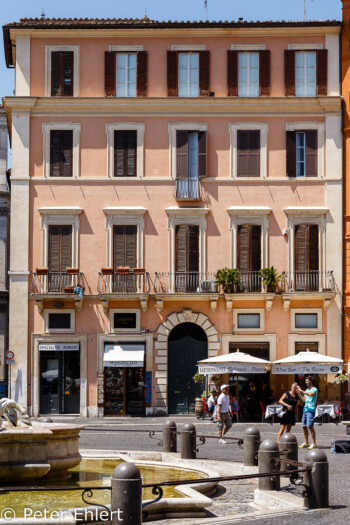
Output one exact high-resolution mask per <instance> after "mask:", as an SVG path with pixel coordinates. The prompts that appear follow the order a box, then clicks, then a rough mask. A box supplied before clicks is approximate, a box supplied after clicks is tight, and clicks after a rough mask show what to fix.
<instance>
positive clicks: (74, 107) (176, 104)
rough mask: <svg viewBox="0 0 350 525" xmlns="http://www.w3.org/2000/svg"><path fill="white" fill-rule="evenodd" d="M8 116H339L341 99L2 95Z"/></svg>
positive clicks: (336, 97)
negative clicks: (28, 114) (127, 97)
mask: <svg viewBox="0 0 350 525" xmlns="http://www.w3.org/2000/svg"><path fill="white" fill-rule="evenodd" d="M3 103H4V106H5V109H6V111H7V113H8V116H9V117H10V115H11V113H16V114H18V112H20V113H23V112H25V113H26V114H27V113H28V112H30V115H31V116H38V117H62V116H64V117H70V118H71V117H79V116H81V117H83V116H91V117H94V116H99V117H113V116H115V117H120V116H128V117H133V118H135V117H137V118H142V117H147V116H169V117H174V116H179V117H180V116H186V117H188V116H189V115H191V117H192V118H193V117H196V116H198V117H210V116H215V117H235V116H236V117H240V118H241V117H242V116H245V117H249V116H253V117H255V118H256V117H258V118H259V117H264V116H266V117H269V116H279V117H282V116H286V117H291V116H293V117H297V116H299V117H303V118H310V117H323V116H326V115H341V98H340V97H338V96H335V97H258V98H243V97H242V98H239V97H218V98H214V97H199V98H177V97H161V98H160V97H147V98H130V99H125V98H114V97H110V98H109V97H108V98H106V97H91V98H90V97H76V98H75V97H67V98H65V97H62V98H58V97H39V98H37V97H5V98H3Z"/></svg>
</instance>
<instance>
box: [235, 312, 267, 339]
mask: <svg viewBox="0 0 350 525" xmlns="http://www.w3.org/2000/svg"><path fill="white" fill-rule="evenodd" d="M264 331H265V309H264V308H256V309H253V308H249V309H248V308H240V309H237V308H233V333H235V332H264Z"/></svg>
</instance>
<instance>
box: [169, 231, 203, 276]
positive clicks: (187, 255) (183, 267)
mask: <svg viewBox="0 0 350 525" xmlns="http://www.w3.org/2000/svg"><path fill="white" fill-rule="evenodd" d="M175 271H176V272H198V271H199V226H194V225H187V224H179V225H177V226H176V227H175Z"/></svg>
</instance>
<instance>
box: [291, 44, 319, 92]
mask: <svg viewBox="0 0 350 525" xmlns="http://www.w3.org/2000/svg"><path fill="white" fill-rule="evenodd" d="M295 94H296V96H297V97H315V96H316V51H297V52H296V53H295Z"/></svg>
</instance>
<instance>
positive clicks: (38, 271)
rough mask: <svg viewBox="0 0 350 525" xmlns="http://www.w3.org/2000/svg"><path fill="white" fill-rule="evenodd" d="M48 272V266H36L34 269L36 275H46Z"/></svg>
mask: <svg viewBox="0 0 350 525" xmlns="http://www.w3.org/2000/svg"><path fill="white" fill-rule="evenodd" d="M48 273H49V269H48V268H37V269H36V274H37V275H47V274H48Z"/></svg>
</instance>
